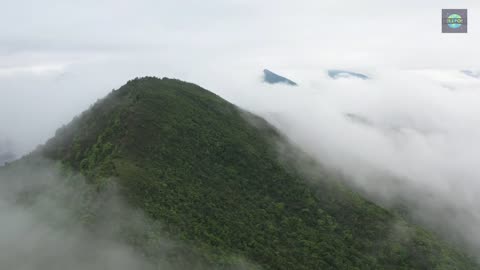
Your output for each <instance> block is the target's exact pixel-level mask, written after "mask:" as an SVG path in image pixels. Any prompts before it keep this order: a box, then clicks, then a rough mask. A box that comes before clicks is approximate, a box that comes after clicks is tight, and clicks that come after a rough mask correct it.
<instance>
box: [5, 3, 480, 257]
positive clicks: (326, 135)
mask: <svg viewBox="0 0 480 270" xmlns="http://www.w3.org/2000/svg"><path fill="white" fill-rule="evenodd" d="M452 5H455V6H452ZM442 8H468V10H469V33H468V34H441V33H440V30H441V25H440V14H441V9H442ZM2 10H4V14H3V15H2V16H1V17H0V94H1V98H0V124H1V125H0V141H7V140H8V141H9V142H11V143H9V145H11V146H10V147H11V148H12V149H13V150H12V151H13V152H14V153H15V154H16V155H17V156H21V155H23V154H26V153H28V152H29V151H31V150H33V149H34V148H35V147H36V146H37V145H38V144H41V143H43V142H44V141H45V140H46V139H48V138H49V137H51V136H52V135H53V134H54V132H55V130H56V128H58V127H59V126H61V125H62V124H66V123H67V122H68V121H69V120H70V119H71V118H72V117H73V116H75V115H77V114H79V113H80V112H81V111H83V110H85V109H87V108H88V106H89V105H90V104H92V103H93V102H94V101H95V100H97V99H98V98H101V97H103V96H104V95H105V94H107V93H108V92H110V91H111V90H112V89H114V88H118V87H120V86H121V85H122V84H124V83H125V82H126V81H127V80H129V79H131V78H134V77H137V76H139V77H140V76H146V75H154V76H159V77H164V76H165V77H175V78H179V79H182V80H186V81H191V82H194V83H196V84H199V85H201V86H203V87H205V88H206V89H209V90H211V91H214V92H215V93H217V94H219V95H221V96H222V97H224V98H226V99H227V100H229V101H231V102H233V103H235V104H237V105H238V106H240V107H243V108H246V109H249V110H251V111H253V112H255V113H258V114H260V115H261V116H263V117H265V118H266V119H267V120H269V121H270V122H272V123H273V124H274V125H275V126H276V127H277V128H278V129H279V130H280V131H281V132H283V133H284V134H285V135H286V136H287V137H289V138H290V139H291V140H292V141H293V142H294V143H296V144H297V145H299V146H300V147H301V148H302V149H304V150H305V151H307V152H308V153H309V154H310V155H311V156H313V157H314V158H316V159H317V160H318V161H320V162H321V163H323V164H327V165H328V166H330V167H332V168H334V169H336V170H339V171H341V172H343V173H344V174H345V175H347V176H348V179H350V180H351V183H352V184H353V185H354V186H355V187H358V188H360V189H362V190H364V191H365V192H366V193H367V194H369V196H372V198H374V199H376V200H381V201H383V202H384V203H386V204H395V201H397V200H399V199H401V200H407V201H408V202H410V203H412V204H414V205H416V206H417V208H416V209H417V211H416V212H415V215H416V216H418V218H419V219H421V220H422V221H423V222H426V223H428V224H429V225H430V226H432V227H438V224H442V226H441V227H442V228H439V230H442V231H446V232H448V233H449V234H454V235H455V238H456V239H457V240H458V239H460V240H461V241H464V242H467V243H468V245H469V247H471V250H472V252H475V250H478V248H480V237H477V235H478V234H477V228H478V227H479V226H480V209H479V208H478V205H480V201H479V199H478V196H476V194H478V192H480V184H479V183H478V179H480V169H479V166H478V162H479V161H480V152H479V151H478V150H477V149H480V140H478V138H479V135H480V125H479V124H480V107H479V106H478V104H480V92H479V91H480V80H479V79H477V78H474V77H472V76H468V75H467V74H465V73H462V72H461V71H462V70H471V71H474V72H475V71H479V70H480V67H479V64H478V63H480V55H479V54H478V53H477V51H478V46H479V45H480V28H478V27H477V25H480V2H478V1H473V0H471V1H457V2H455V3H454V4H453V3H452V2H451V1H444V0H435V1H433V0H426V1H422V2H418V1H413V0H406V1H395V2H388V1H380V0H370V1H363V2H357V1H353V0H349V1H338V0H336V1H334V0H331V1H306V0H305V1H304V0H300V1H294V2H292V1H219V0H211V1H207V2H205V1H203V2H199V1H186V0H180V1H147V0H142V1H118V0H117V1H112V0H106V1H90V0H87V1H81V2H74V1H54V0H47V1H41V2H39V1H22V0H20V1H8V2H7V1H4V3H2ZM264 68H269V69H270V70H272V71H275V72H279V73H280V74H282V75H285V76H286V77H288V78H289V79H292V80H293V81H295V82H297V83H298V84H299V85H300V87H298V88H290V87H286V86H269V85H266V84H263V83H262V82H261V77H260V76H261V72H262V70H263V69H264ZM328 69H345V70H352V71H355V72H361V73H365V74H368V75H369V76H370V77H371V78H372V79H371V80H366V81H364V80H357V79H341V80H332V79H330V78H328V76H327V70H328ZM346 114H355V115H358V116H360V117H362V118H365V119H368V121H369V123H371V124H370V125H365V124H361V123H358V122H355V121H351V119H349V118H348V117H345V115H346ZM1 150H2V149H0V153H1V152H2V151H1ZM391 179H396V180H395V181H394V180H391ZM397 181H399V182H397ZM444 209H448V212H446V211H444ZM436 224H437V225H436Z"/></svg>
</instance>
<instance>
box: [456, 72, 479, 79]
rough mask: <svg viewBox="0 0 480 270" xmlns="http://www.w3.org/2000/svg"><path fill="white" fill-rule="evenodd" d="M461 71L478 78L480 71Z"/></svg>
mask: <svg viewBox="0 0 480 270" xmlns="http://www.w3.org/2000/svg"><path fill="white" fill-rule="evenodd" d="M461 72H462V73H463V74H465V75H467V76H469V77H472V78H475V79H480V72H475V71H472V70H462V71H461Z"/></svg>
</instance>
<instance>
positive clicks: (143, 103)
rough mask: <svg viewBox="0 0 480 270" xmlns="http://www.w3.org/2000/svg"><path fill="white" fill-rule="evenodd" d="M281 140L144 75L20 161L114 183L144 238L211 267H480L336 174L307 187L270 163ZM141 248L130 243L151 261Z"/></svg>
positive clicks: (175, 84) (246, 117)
mask: <svg viewBox="0 0 480 270" xmlns="http://www.w3.org/2000/svg"><path fill="white" fill-rule="evenodd" d="M279 144H280V145H283V144H286V140H285V139H284V138H283V137H282V136H281V134H279V133H278V132H277V131H276V130H275V129H274V128H273V127H271V126H270V125H269V124H268V123H266V122H265V121H264V120H262V119H261V118H259V117H256V116H254V115H252V114H250V113H248V112H245V111H242V110H241V109H239V108H237V107H236V106H234V105H232V104H230V103H229V102H227V101H225V100H223V99H222V98H220V97H218V96H216V95H215V94H213V93H211V92H209V91H207V90H205V89H202V88H201V87H199V86H197V85H194V84H191V83H186V82H183V81H179V80H174V79H167V78H163V79H158V78H153V77H146V78H141V79H134V80H132V81H129V82H128V83H127V84H126V85H125V86H123V87H121V88H120V89H118V90H115V91H112V92H111V93H110V94H109V95H108V96H107V97H105V98H104V99H102V100H99V101H98V102H97V103H96V104H95V105H93V106H92V107H91V108H90V109H89V110H87V111H85V112H84V113H82V114H81V115H79V116H78V117H76V118H75V119H74V120H73V121H72V122H71V123H70V124H68V125H67V126H64V127H62V128H60V129H59V130H58V131H57V133H56V135H55V137H53V138H52V139H50V140H49V141H48V142H47V143H46V144H45V145H44V146H42V147H40V148H39V149H37V150H36V151H35V152H34V153H32V154H31V155H30V156H29V157H27V158H26V159H35V158H39V157H47V158H49V159H52V160H55V161H59V162H61V163H62V165H63V167H64V169H65V170H72V171H76V172H80V173H81V174H82V175H84V176H85V177H86V178H87V179H88V182H89V183H90V184H89V185H91V186H92V187H95V189H94V190H97V191H98V192H99V193H100V192H101V191H102V189H103V188H104V187H105V186H108V184H109V183H110V182H114V183H115V185H118V187H119V192H120V194H121V196H122V197H123V198H124V199H125V200H126V201H127V202H128V204H129V205H131V206H132V207H134V208H135V209H140V210H142V211H143V212H144V213H145V214H146V215H147V217H148V218H149V219H151V220H154V221H158V222H160V223H161V224H162V226H161V227H155V228H153V229H152V228H151V230H152V231H151V233H150V234H149V237H151V238H155V237H156V235H160V234H161V233H163V232H166V233H168V235H170V236H171V237H172V238H174V239H175V240H178V241H181V242H182V243H185V244H186V245H188V246H190V247H192V249H193V250H195V254H197V255H198V256H200V257H201V258H202V260H204V261H206V262H208V263H209V264H211V265H212V266H218V267H228V266H229V265H234V264H235V263H236V260H235V259H234V258H238V257H241V258H245V260H247V261H249V262H251V263H252V264H253V265H258V266H259V267H261V268H263V269H369V270H370V269H478V266H477V265H476V264H475V263H474V262H473V261H472V260H471V259H470V258H469V257H468V256H466V255H464V254H463V253H462V251H459V250H456V249H454V248H451V247H450V246H449V245H448V244H446V243H444V242H442V241H441V240H439V239H438V238H437V237H436V236H434V235H433V234H431V233H429V232H427V231H426V230H424V229H422V228H419V227H417V226H415V225H412V224H409V223H408V222H406V221H405V220H403V219H402V218H401V217H400V216H398V215H395V214H394V213H392V212H389V211H388V210H386V209H383V208H381V207H379V206H377V205H375V204H373V203H371V202H369V201H368V200H366V199H364V198H362V197H361V196H360V195H358V194H356V193H354V192H352V191H351V190H349V189H348V188H347V187H345V186H344V185H342V184H341V183H340V182H339V181H336V179H335V178H334V177H332V176H328V174H324V175H323V176H318V178H320V179H316V180H317V181H315V182H316V183H317V184H315V185H313V184H309V183H311V181H309V179H308V177H307V176H305V175H303V174H302V173H300V172H299V171H298V170H297V169H296V168H295V167H294V166H290V165H289V164H288V163H286V162H285V161H284V160H283V161H282V159H280V158H279V153H278V145H279ZM290 148H291V147H284V149H287V150H284V151H287V152H288V151H289V150H288V149H290ZM293 154H294V153H293V150H292V155H293ZM24 160H25V158H24ZM19 162H20V163H21V162H22V161H19ZM20 163H18V162H17V164H15V163H14V164H13V165H10V166H20V165H21V164H20ZM326 175H327V176H326ZM93 194H95V192H94V193H93ZM90 196H92V195H91V194H90ZM92 211H93V214H99V213H95V210H92ZM156 230H158V232H157V231H156ZM160 230H161V232H160ZM127 242H128V241H127ZM147 243H148V241H147V240H146V239H143V240H142V239H140V240H139V239H136V240H135V241H134V245H133V246H134V247H135V248H136V249H139V250H141V251H142V252H143V253H144V254H145V259H146V260H152V261H155V260H156V258H155V256H154V255H152V254H149V252H148V249H149V245H148V244H147ZM187 268H188V267H187Z"/></svg>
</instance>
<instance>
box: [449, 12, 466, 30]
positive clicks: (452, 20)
mask: <svg viewBox="0 0 480 270" xmlns="http://www.w3.org/2000/svg"><path fill="white" fill-rule="evenodd" d="M447 24H448V27H450V28H453V29H457V28H460V27H461V26H462V24H463V18H462V16H460V15H458V14H452V15H450V16H448V18H447Z"/></svg>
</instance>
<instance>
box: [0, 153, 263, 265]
mask: <svg viewBox="0 0 480 270" xmlns="http://www.w3.org/2000/svg"><path fill="white" fill-rule="evenodd" d="M102 181H103V183H102V188H101V191H99V190H98V185H97V186H96V187H94V186H93V185H92V183H88V182H87V181H86V180H85V178H84V177H83V176H81V175H79V174H76V173H74V172H71V171H66V170H65V169H64V168H62V166H61V165H60V164H58V163H55V162H52V161H48V160H45V159H38V158H27V159H23V160H21V161H19V162H15V163H12V164H10V165H7V167H4V168H2V171H1V172H0V217H1V218H2V228H1V229H0V249H1V250H2V253H1V254H0V265H2V267H5V268H8V269H24V270H33V269H35V270H43V269H45V270H46V269H49V270H51V269H53V270H55V269H92V270H97V269H98V270H100V269H147V270H148V269H152V270H153V269H165V270H177V269H178V270H182V269H212V267H211V266H210V265H209V264H208V263H207V262H206V261H204V260H202V259H201V258H200V257H199V256H198V254H196V253H195V252H194V249H193V248H192V247H189V246H186V245H185V243H180V242H177V241H175V240H172V239H169V237H168V236H167V233H166V232H164V231H163V227H162V224H161V223H160V222H158V221H154V220H151V219H149V218H148V217H147V216H146V215H145V214H144V213H143V212H142V211H140V210H138V209H135V208H133V207H131V206H129V205H128V204H127V203H126V202H125V201H124V199H123V197H122V196H121V195H120V193H119V191H118V189H117V188H116V184H115V181H114V180H113V179H104V180H102ZM159 234H160V235H159ZM237 261H238V264H237V265H234V266H232V267H231V269H238V270H241V269H258V268H254V265H252V264H249V263H247V262H246V261H244V260H242V259H241V258H240V257H239V258H238V260H237Z"/></svg>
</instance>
